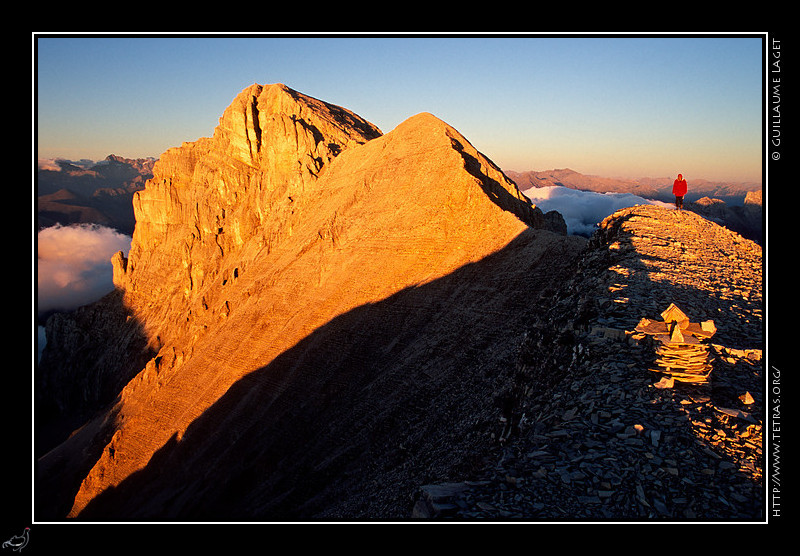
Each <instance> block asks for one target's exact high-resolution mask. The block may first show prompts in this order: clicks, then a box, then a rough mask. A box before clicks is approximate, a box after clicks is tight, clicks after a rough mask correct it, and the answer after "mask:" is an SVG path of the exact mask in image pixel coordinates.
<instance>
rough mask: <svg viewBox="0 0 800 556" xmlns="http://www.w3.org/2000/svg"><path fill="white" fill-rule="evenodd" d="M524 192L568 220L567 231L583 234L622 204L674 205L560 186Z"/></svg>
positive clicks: (670, 206) (592, 228)
mask: <svg viewBox="0 0 800 556" xmlns="http://www.w3.org/2000/svg"><path fill="white" fill-rule="evenodd" d="M523 193H524V194H525V196H526V197H528V198H529V199H530V200H531V201H533V203H534V204H535V205H536V206H538V207H539V208H540V209H542V211H543V212H548V211H551V210H557V211H558V212H560V213H561V215H562V216H563V217H564V220H565V221H566V223H567V233H569V234H576V235H585V236H586V235H591V233H592V232H593V231H594V228H595V225H596V224H598V223H599V222H601V221H602V220H603V219H604V218H605V217H606V216H608V215H610V214H612V213H614V212H616V211H618V210H619V209H622V208H627V207H632V206H634V205H645V204H649V205H659V206H663V207H667V208H673V205H671V204H669V203H664V202H661V201H653V200H651V199H645V198H644V197H639V196H638V195H633V194H632V193H595V192H592V191H579V190H577V189H570V188H568V187H560V186H551V187H532V188H530V189H526V190H524V191H523Z"/></svg>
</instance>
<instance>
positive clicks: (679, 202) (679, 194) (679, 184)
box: [672, 174, 689, 210]
mask: <svg viewBox="0 0 800 556" xmlns="http://www.w3.org/2000/svg"><path fill="white" fill-rule="evenodd" d="M688 189H689V187H688V186H687V185H686V180H685V179H683V174H678V179H676V180H675V181H674V182H673V184H672V194H673V195H675V208H676V209H678V210H681V209H683V196H684V195H686V191H687V190H688Z"/></svg>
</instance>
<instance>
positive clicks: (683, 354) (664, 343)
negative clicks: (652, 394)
mask: <svg viewBox="0 0 800 556" xmlns="http://www.w3.org/2000/svg"><path fill="white" fill-rule="evenodd" d="M661 318H663V319H664V320H663V321H662V322H659V321H654V320H650V319H648V318H643V319H642V320H641V321H639V324H638V325H636V329H635V330H636V332H638V333H640V334H645V335H647V336H650V337H652V338H653V339H654V340H655V342H656V359H655V368H651V369H650V370H651V371H654V372H657V373H662V374H665V375H667V377H669V378H665V379H663V380H662V382H660V383H659V384H660V385H661V387H671V386H672V385H673V384H674V381H678V382H691V383H697V384H704V383H706V382H708V378H709V375H710V374H711V361H710V358H709V349H708V345H707V344H703V343H702V341H703V340H706V339H708V338H710V337H711V336H713V335H714V333H715V332H716V331H717V328H716V326H715V325H714V321H713V320H707V321H704V322H702V323H693V322H689V318H688V317H687V316H686V315H685V314H684V313H683V311H681V310H680V309H679V308H678V307H677V306H676V305H675V304H674V303H671V304H670V305H669V307H667V309H666V310H665V311H664V312H663V313H661Z"/></svg>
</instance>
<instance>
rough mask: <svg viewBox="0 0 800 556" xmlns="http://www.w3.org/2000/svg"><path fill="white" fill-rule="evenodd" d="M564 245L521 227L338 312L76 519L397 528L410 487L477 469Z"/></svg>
mask: <svg viewBox="0 0 800 556" xmlns="http://www.w3.org/2000/svg"><path fill="white" fill-rule="evenodd" d="M581 245H583V243H581V242H578V241H576V239H575V238H565V237H561V236H557V235H554V234H552V233H550V232H545V231H536V230H527V231H525V232H523V233H522V234H521V235H520V236H518V237H517V238H516V239H515V240H514V241H512V242H511V243H510V244H509V245H508V246H507V247H506V248H504V249H502V250H501V251H499V252H497V253H495V254H493V255H490V256H488V257H486V258H485V259H483V260H481V261H479V262H476V263H472V264H468V265H466V266H464V267H462V268H460V269H458V270H457V271H455V272H453V273H452V274H450V275H448V276H445V277H443V278H440V279H437V280H435V281H432V282H430V283H427V284H424V285H421V286H417V287H410V288H407V289H405V290H402V291H400V292H398V293H396V294H394V295H392V296H391V297H389V298H387V299H385V300H383V301H380V302H377V303H373V304H369V305H365V306H361V307H358V308H356V309H353V310H351V311H349V312H348V313H346V314H343V315H340V316H338V317H336V318H334V319H333V320H331V321H330V322H329V323H328V324H326V325H324V326H322V327H320V328H319V329H317V330H316V331H314V332H313V333H312V334H311V335H309V336H308V337H306V338H305V339H304V340H302V341H301V342H299V343H298V344H297V345H295V346H294V347H293V348H291V349H289V350H287V351H286V352H284V353H283V354H281V355H280V356H278V357H277V358H275V359H274V360H273V361H271V362H270V363H268V364H267V365H265V366H264V367H263V368H261V369H258V370H256V371H254V372H252V373H250V374H249V375H247V376H246V377H244V378H242V379H241V380H239V381H238V382H237V383H236V384H234V385H232V386H231V387H230V389H229V390H228V391H227V393H226V394H225V395H224V396H222V397H221V398H220V399H219V400H217V401H216V402H215V403H214V404H213V406H212V407H210V408H209V409H207V410H206V411H205V413H204V414H203V415H202V416H201V417H199V418H198V419H196V420H195V421H194V422H193V423H192V424H191V425H190V426H189V427H188V428H187V429H186V431H185V433H184V434H183V435H182V438H180V439H178V438H177V437H173V439H172V440H171V441H169V442H168V443H167V444H165V445H164V446H163V447H162V448H161V449H160V450H159V451H158V452H157V453H156V454H154V456H153V457H152V458H151V460H150V462H149V463H148V465H147V466H146V467H145V468H144V469H142V470H140V471H139V472H137V473H134V474H133V475H131V476H130V477H128V478H127V479H126V480H125V481H123V482H122V483H121V484H120V485H118V486H117V487H116V488H109V489H108V490H106V491H105V492H104V493H102V494H101V495H99V496H98V497H96V498H95V499H94V500H93V501H92V502H91V503H90V504H89V505H88V506H87V507H86V508H85V509H84V511H83V512H82V513H81V515H80V516H79V519H86V520H94V519H97V520H114V519H118V520H164V519H166V520H173V519H177V520H214V521H228V520H243V521H251V520H256V521H264V520H300V519H315V518H320V517H326V518H338V517H345V518H359V517H369V518H377V519H381V518H383V519H398V518H404V517H407V516H408V515H410V509H411V505H412V502H413V500H412V498H411V497H412V495H413V494H414V493H415V491H416V488H418V486H419V485H420V484H424V483H426V482H429V481H435V480H446V479H447V478H448V477H450V476H460V475H462V474H465V473H469V472H470V471H472V470H473V468H474V467H480V466H481V465H482V464H483V463H484V461H483V458H484V457H486V456H487V455H488V454H489V453H490V452H491V450H492V449H494V448H495V443H494V442H493V440H492V438H493V434H494V433H495V432H496V428H497V426H498V420H499V415H500V414H499V408H498V403H497V397H498V395H499V394H500V393H501V392H503V391H504V390H505V389H507V388H508V386H509V384H510V382H511V379H510V377H511V376H512V375H513V374H514V372H515V362H516V358H517V348H518V345H519V342H520V334H521V333H522V331H524V329H525V328H526V326H527V325H528V324H529V323H530V322H531V320H532V319H534V318H535V316H536V312H537V311H538V310H539V305H540V303H547V299H546V298H540V297H539V294H540V292H542V291H545V290H546V288H548V287H552V286H553V285H554V284H558V283H559V282H561V281H564V280H565V279H566V278H567V276H568V275H569V274H570V273H571V272H572V270H573V264H574V262H575V260H576V257H577V253H578V251H579V246H581Z"/></svg>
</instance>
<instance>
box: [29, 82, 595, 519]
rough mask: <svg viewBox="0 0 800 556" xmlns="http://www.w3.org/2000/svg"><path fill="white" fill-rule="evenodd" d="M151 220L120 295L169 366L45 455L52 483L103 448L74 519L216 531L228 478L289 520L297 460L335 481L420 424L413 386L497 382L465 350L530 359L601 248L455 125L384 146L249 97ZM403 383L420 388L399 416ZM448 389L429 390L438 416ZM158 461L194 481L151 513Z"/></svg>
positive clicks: (412, 132) (178, 176)
mask: <svg viewBox="0 0 800 556" xmlns="http://www.w3.org/2000/svg"><path fill="white" fill-rule="evenodd" d="M134 210H135V214H136V229H135V232H134V236H133V242H132V247H131V250H130V253H129V256H128V258H127V259H125V258H123V257H122V256H121V255H117V256H116V257H115V258H114V260H113V264H114V283H115V285H116V287H117V288H118V289H119V290H120V291H121V292H122V293H123V298H124V303H125V305H126V307H127V309H128V310H130V311H131V314H132V315H133V317H132V318H135V319H137V321H138V323H139V324H140V326H141V328H142V330H143V331H144V333H145V336H146V338H147V341H148V342H149V346H148V349H151V350H153V351H154V352H155V353H156V355H155V356H154V357H153V358H152V359H150V360H149V361H148V363H147V364H146V366H145V367H144V368H143V369H142V370H141V372H139V373H138V375H137V376H136V377H135V378H134V379H133V380H131V381H130V382H129V383H128V384H127V385H126V386H125V388H123V390H122V391H121V393H120V396H119V397H118V400H117V402H116V403H115V404H114V406H113V407H111V408H109V409H108V411H107V412H105V413H103V414H102V415H100V416H99V417H98V418H97V419H96V420H94V421H93V422H91V423H90V424H88V425H87V426H86V427H84V430H83V432H81V433H80V434H75V435H73V436H72V437H71V438H70V439H69V440H68V441H66V442H65V443H64V444H62V445H61V446H60V447H59V448H58V449H56V450H54V451H53V452H51V454H48V457H45V458H44V459H43V460H42V462H41V469H42V470H43V473H44V474H46V472H47V470H48V469H50V468H51V466H53V465H55V463H54V462H58V461H64V460H65V459H69V454H71V453H81V454H84V455H85V454H87V453H92V450H93V449H94V450H95V451H96V452H101V453H100V455H99V457H98V458H97V459H96V462H95V463H94V464H93V465H92V466H91V470H90V471H88V473H87V474H85V477H84V478H83V480H82V482H81V485H80V488H79V489H78V491H77V494H76V495H75V497H74V501H73V503H72V509H71V511H70V512H69V515H70V516H72V517H84V516H87V515H88V516H93V517H94V518H97V517H98V516H100V518H112V516H117V517H121V518H125V517H128V516H132V515H139V516H147V517H150V518H153V517H155V518H159V517H163V516H172V517H176V516H181V515H203V516H205V517H208V516H213V515H216V514H215V513H214V509H216V511H222V509H230V508H229V505H230V504H231V502H230V501H225V500H224V499H225V497H226V496H228V495H226V494H224V493H220V492H218V491H217V490H215V488H214V487H212V486H209V485H208V484H207V483H206V481H207V474H209V473H211V474H214V475H216V476H218V477H219V476H227V475H228V474H231V476H233V477H237V479H236V480H241V481H245V479H244V477H247V478H248V479H247V481H245V482H247V483H248V484H249V488H251V489H252V490H251V494H249V495H244V494H242V497H244V498H247V501H246V502H245V501H244V498H242V499H239V500H238V501H237V503H236V504H234V505H233V507H235V508H236V509H237V511H239V512H241V513H242V514H243V515H245V516H246V517H253V516H254V515H259V512H267V511H268V508H272V510H274V511H277V508H276V506H274V502H273V501H274V500H275V499H278V498H280V496H278V494H281V493H283V494H282V496H283V495H285V493H286V492H287V491H291V490H293V488H295V487H286V486H285V485H283V483H282V482H281V481H286V480H289V479H288V478H287V477H290V476H292V474H291V473H289V472H288V471H286V470H285V469H284V466H286V465H288V463H287V462H288V461H292V462H293V465H298V464H299V462H302V464H303V466H305V467H303V468H304V469H306V468H316V469H317V470H320V469H322V470H324V471H325V473H326V474H331V473H334V472H333V470H332V469H333V468H335V467H336V466H338V465H342V463H341V461H340V458H339V456H341V454H342V453H343V452H341V453H339V456H337V451H344V452H348V451H349V450H351V449H353V447H354V446H359V450H371V449H373V448H366V447H365V445H364V442H365V439H364V438H360V440H358V441H357V442H354V443H348V442H344V443H341V442H339V443H338V444H337V443H335V442H334V441H333V438H335V437H336V438H339V437H341V436H348V435H349V436H350V437H353V436H354V435H355V436H358V434H360V433H357V431H359V430H363V427H365V426H367V425H368V426H369V427H377V428H381V427H386V426H387V425H385V423H386V421H385V420H378V419H377V417H376V416H377V415H379V414H380V413H381V411H390V412H398V411H399V412H400V414H403V411H408V409H407V408H405V404H406V403H407V401H408V399H407V397H408V396H409V395H411V392H416V390H415V389H413V388H411V389H409V388H408V384H418V383H419V381H423V380H433V379H434V378H436V380H435V381H434V382H437V381H438V382H437V384H438V385H439V386H440V387H445V385H449V386H450V387H452V388H455V389H456V390H457V391H459V392H461V391H462V390H461V388H462V387H465V386H466V385H469V384H472V385H473V386H474V385H475V384H476V383H475V382H474V381H478V383H480V381H481V380H490V381H492V380H496V379H497V377H491V378H487V377H486V376H485V375H479V374H478V375H473V373H474V372H475V371H476V369H475V368H474V359H470V364H469V365H466V366H464V367H462V368H460V369H459V368H456V367H453V365H454V364H455V362H457V361H459V358H460V357H463V356H464V355H463V354H460V355H457V356H452V355H447V352H448V350H455V349H458V347H459V346H461V347H462V348H464V346H462V345H461V342H468V344H467V345H469V342H470V341H473V342H478V345H481V342H482V343H483V345H487V344H486V342H488V341H489V340H488V339H487V338H491V339H492V341H497V342H498V343H497V345H498V346H502V349H503V350H506V351H503V353H507V352H508V353H510V351H508V350H511V349H512V348H511V344H512V343H513V340H512V339H511V338H512V336H510V334H511V333H512V331H514V330H515V326H516V324H518V323H519V321H520V319H523V320H524V319H525V314H524V311H522V310H521V306H524V304H525V299H526V298H527V297H528V296H530V295H532V294H535V292H536V291H537V290H538V289H540V288H541V289H544V288H545V287H546V286H547V284H549V283H550V282H551V281H552V282H553V283H557V282H558V281H559V280H560V279H562V278H563V273H564V272H566V270H565V269H566V268H567V267H568V264H567V261H569V260H571V258H572V257H574V255H575V253H577V251H578V249H579V248H580V246H581V245H582V240H581V239H578V238H567V237H565V236H564V235H563V232H564V230H565V226H564V223H563V219H561V218H560V217H559V215H557V214H552V213H551V214H549V215H543V214H542V212H541V211H540V210H539V209H538V208H536V207H534V206H533V205H531V203H530V201H529V200H528V199H527V198H525V197H524V196H523V195H522V194H521V193H520V192H519V190H518V189H517V187H516V185H515V184H514V183H513V182H511V181H510V180H508V179H507V178H506V177H505V176H504V175H503V174H502V172H501V171H500V170H499V169H498V168H497V167H496V166H494V164H492V163H491V161H489V160H487V159H486V158H485V157H484V156H483V155H481V154H480V153H479V152H478V151H477V150H476V149H475V148H474V147H473V146H472V145H470V143H469V142H468V141H467V140H466V139H465V138H464V137H463V136H461V135H460V134H459V133H458V132H457V131H456V130H455V129H453V128H452V127H450V126H449V125H447V124H445V123H444V122H442V121H441V120H439V119H437V118H436V117H434V116H432V115H430V114H424V113H423V114H419V115H417V116H414V117H412V118H410V119H409V120H407V121H406V122H404V123H402V124H401V125H399V126H398V127H397V128H396V129H394V130H392V131H391V132H390V133H387V134H385V135H383V134H382V133H381V132H380V130H378V129H377V128H376V127H375V126H373V125H372V124H370V123H369V122H367V121H365V120H363V119H362V118H360V117H358V116H356V115H355V114H353V113H351V112H349V111H347V110H345V109H343V108H340V107H336V106H332V105H330V104H327V103H324V102H321V101H318V100H316V99H313V98H310V97H308V96H305V95H302V94H300V93H297V92H295V91H292V90H291V89H288V88H287V87H285V86H283V85H271V86H263V87H262V86H260V85H253V86H251V87H249V88H247V89H245V90H244V91H243V92H242V93H241V94H240V95H239V96H238V97H237V98H236V99H235V100H234V102H233V103H232V104H231V106H230V107H229V108H228V109H227V110H226V111H225V113H224V114H223V116H222V117H221V118H220V123H219V126H218V127H217V128H216V130H215V132H214V135H213V137H211V138H203V139H200V140H198V141H196V142H193V143H185V144H184V145H182V146H181V147H179V148H174V149H170V150H168V151H167V152H166V153H164V154H163V155H162V156H161V158H160V159H159V161H158V163H157V164H156V166H155V168H154V176H153V178H152V179H151V180H150V181H149V182H148V183H147V186H146V188H145V189H144V191H141V192H139V193H138V194H137V195H136V197H135V199H134ZM547 229H551V230H556V231H558V232H560V233H559V234H553V233H551V232H550V231H545V230H547ZM551 252H552V257H548V253H551ZM543 258H557V259H558V261H564V262H563V263H555V262H554V263H553V264H551V265H550V266H543V265H541V264H540V261H541V260H542V259H543ZM459 273H466V274H459ZM454 276H461V278H460V279H459V280H455V279H454V278H453V277H454ZM465 276H466V277H465ZM387 300H392V301H391V302H389V301H387ZM362 311H366V312H367V315H366V316H364V317H363V318H356V317H355V316H354V315H358V314H361V312H362ZM448 311H450V313H448ZM443 315H445V316H443ZM446 315H449V317H450V319H447V318H446ZM420 319H422V320H420ZM439 319H441V320H439ZM343 322H344V323H347V324H342V323H343ZM334 323H335V324H334ZM419 330H425V334H421V333H420V332H419ZM519 330H520V329H519V328H516V331H517V332H518V331H519ZM470 339H471V340H470ZM509 342H511V343H509ZM490 343H491V342H490ZM410 346H414V347H413V349H412V348H411V347H410ZM497 349H501V348H500V347H497ZM462 351H464V353H468V354H471V357H473V358H474V355H475V353H474V352H472V351H470V350H469V349H464V350H462ZM501 351H502V350H501ZM288 354H291V355H288ZM462 363H463V361H462ZM470 365H473V367H470ZM401 369H405V371H404V372H406V373H408V375H407V376H406V375H403V374H402V373H401ZM459 372H463V373H465V374H464V376H460V375H459ZM420 373H425V374H424V376H425V377H427V378H424V379H423V378H422V376H423V375H421V374H420ZM453 373H455V374H453ZM480 376H483V378H479V377H480ZM498 376H499V375H498ZM456 377H458V380H459V381H461V380H463V385H464V386H462V385H453V381H455V380H456ZM249 381H253V382H249ZM393 381H401V382H403V381H405V382H406V390H403V392H404V393H403V395H402V396H400V397H398V398H397V399H395V400H392V399H391V397H390V396H389V394H390V393H391V392H392V391H394V390H393V389H392V388H390V387H389V385H391V384H393V383H394V382H393ZM244 384H249V387H247V388H245V387H244V386H243V385H244ZM379 385H380V386H379ZM484 386H486V385H484ZM387 388H388V389H387ZM371 389H374V390H375V391H376V392H381V393H382V395H381V396H379V397H378V398H377V399H376V398H375V395H374V394H372V393H370V390H371ZM440 394H441V392H440V391H439V390H436V389H433V390H427V391H425V393H424V394H420V393H419V392H416V395H418V396H420V397H419V398H418V399H419V400H420V401H419V403H424V401H425V400H428V401H431V400H432V399H434V398H435V396H437V395H440ZM461 395H467V394H465V393H463V392H462V394H461ZM468 395H472V396H474V395H475V393H474V392H472V393H469V394H468ZM387 396H389V397H387ZM334 400H335V401H334ZM381 401H384V402H385V407H384V408H383V409H382V410H379V408H378V407H377V406H375V404H376V403H381ZM220 407H224V408H225V410H224V411H222V410H220ZM343 412H344V413H343ZM359 412H362V413H363V415H362V420H361V421H358V420H354V419H355V417H354V415H355V414H357V413H359ZM387 419H388V418H387ZM397 419H399V417H397V415H394V417H392V418H391V419H389V421H391V422H395V421H396V420H397ZM460 419H461V418H459V419H457V420H456V423H459V425H458V426H464V424H463V421H462V420H460ZM453 426H454V427H456V425H453ZM326 427H327V428H326ZM456 428H457V427H456ZM198 431H200V432H198ZM384 432H385V434H388V432H386V431H384ZM436 434H440V433H436ZM436 434H433V435H432V436H431V438H433V437H435V436H436ZM337 435H338V436H337ZM223 437H224V438H223ZM240 438H242V439H247V442H244V440H243V443H245V444H247V445H249V446H250V447H251V449H254V450H256V452H255V453H251V454H249V455H248V458H249V461H250V462H251V463H250V465H246V466H244V467H242V465H243V462H242V461H240V460H231V459H229V458H231V457H232V456H231V455H230V454H232V453H238V452H236V451H235V450H232V449H231V448H232V445H233V444H235V443H236V442H237V441H238V440H239V439H240ZM387 438H388V437H382V440H381V441H382V442H389V440H387ZM98 442H99V443H100V444H99V445H98ZM220 443H222V444H220ZM298 443H299V444H298ZM378 444H380V443H378ZM98 446H99V447H98ZM188 446H193V449H192V450H191V451H190V452H187V451H186V450H185V448H186V447H188ZM298 446H303V448H302V450H301V449H300V448H299V447H298ZM336 446H338V447H336ZM256 447H257V448H256ZM90 448H91V449H90ZM241 448H242V446H241V445H240V446H239V447H238V449H241ZM187 449H188V448H187ZM393 449H394V450H396V449H397V448H396V447H395V446H393ZM298 450H300V451H298ZM426 453H428V452H426ZM240 455H241V454H240ZM376 457H377V456H376ZM397 457H400V456H399V455H398V456H397ZM406 457H408V456H406ZM292 458H294V459H292ZM157 461H161V462H163V464H161V467H162V469H163V470H164V472H165V475H163V476H162V479H163V477H164V476H166V473H173V472H175V473H178V469H182V471H180V473H179V474H180V477H181V478H178V479H176V481H178V483H179V485H178V486H177V487H176V488H177V490H171V489H172V487H170V488H169V489H167V490H168V491H169V492H164V494H163V495H162V497H160V498H159V497H156V498H157V500H155V501H153V502H148V503H146V504H142V503H141V501H137V498H138V497H139V496H143V495H144V494H142V493H144V492H149V490H148V487H149V488H156V487H155V486H153V485H158V484H160V483H159V481H160V480H161V479H157V480H154V481H153V482H150V481H147V482H142V481H144V477H149V473H152V472H153V469H154V468H155V467H158V465H157V464H156V463H155V462H157ZM348 461H349V459H348ZM367 461H370V462H371V463H370V465H378V464H377V463H375V461H378V460H374V461H373V460H367ZM326 462H327V463H326ZM332 462H336V464H335V465H334V464H333V463H332ZM253 466H255V468H257V469H258V473H260V474H261V476H260V478H255V477H253V476H251V475H252V473H254V472H255V471H254V467H253ZM331 466H333V467H331ZM166 470H169V471H166ZM73 472H74V473H78V471H73ZM80 474H81V475H82V474H83V473H80ZM204 476H205V477H206V479H204V478H203V477H204ZM219 484H220V485H221V484H225V485H226V486H227V487H231V484H229V483H228V480H227V479H226V480H224V481H222V482H220V483H219ZM327 484H328V483H324V485H321V486H319V487H318V488H319V490H320V491H321V490H324V488H326V487H325V485H327ZM126 485H138V486H137V487H131V486H126ZM217 488H222V487H220V486H218V487H217ZM298 488H299V487H298ZM178 492H184V494H183V495H180V496H179V495H178ZM209 493H214V495H213V496H212V495H211V494H209ZM317 495H318V492H317V491H312V492H311V493H306V495H305V496H306V498H303V497H300V498H299V499H298V501H296V504H297V505H299V506H302V504H303V503H308V500H309V499H311V498H314V497H315V496H317ZM175 496H178V498H174V497H175ZM181 496H185V498H184V499H182V500H179V498H180V497H181ZM231 496H232V495H231ZM248 496H249V497H252V496H256V497H259V496H260V497H261V498H258V499H257V500H254V499H252V498H248ZM131 497H132V498H131ZM292 507H293V508H294V509H295V510H296V511H298V512H299V515H305V514H304V513H303V512H302V511H301V510H299V509H298V508H297V507H295V506H292ZM87 508H88V509H87ZM198 508H204V510H203V511H200V510H199V509H198ZM283 509H284V510H285V507H283ZM306 511H307V513H313V510H311V509H307V510H306ZM137 512H138V513H137Z"/></svg>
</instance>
